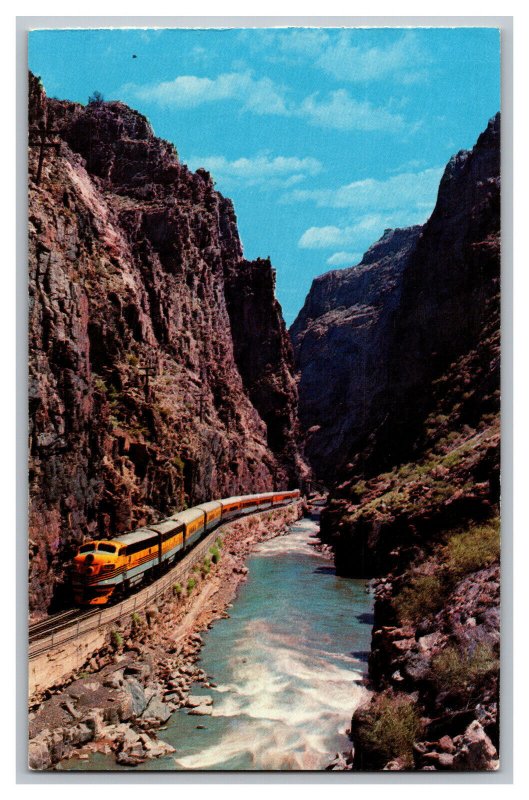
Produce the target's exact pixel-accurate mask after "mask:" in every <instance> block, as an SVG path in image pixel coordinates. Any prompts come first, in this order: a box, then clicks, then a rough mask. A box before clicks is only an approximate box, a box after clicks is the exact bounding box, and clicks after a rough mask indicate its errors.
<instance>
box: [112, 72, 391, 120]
mask: <svg viewBox="0 0 529 800" xmlns="http://www.w3.org/2000/svg"><path fill="white" fill-rule="evenodd" d="M121 94H122V95H123V96H124V97H125V98H127V97H129V98H131V99H133V100H141V101H144V102H147V103H156V104H157V105H159V106H160V107H161V108H186V109H190V108H197V107H198V106H201V105H203V104H204V103H214V102H222V101H227V100H236V101H239V103H240V107H241V108H242V109H243V110H245V111H251V112H253V113H254V114H259V115H263V114H272V115H279V116H285V117H300V118H302V119H305V120H307V121H308V122H309V123H310V124H312V125H318V126H320V127H324V128H333V129H335V130H360V131H376V130H391V131H395V130H401V129H403V128H404V119H403V117H402V116H401V115H400V114H397V113H394V112H393V111H392V110H391V109H389V108H385V107H377V106H375V105H373V104H372V103H370V102H369V101H367V100H357V99H355V98H354V97H351V95H350V94H349V92H348V91H347V90H346V89H336V90H335V91H332V92H330V93H329V95H327V96H321V95H320V94H319V93H315V94H312V95H310V96H308V97H305V98H304V99H302V100H301V101H299V102H295V101H294V100H293V99H292V98H291V97H289V95H288V90H287V89H286V87H284V86H278V85H277V84H276V83H274V81H272V80H271V79H270V78H266V77H265V78H255V77H254V76H253V75H252V73H251V72H250V71H245V72H226V73H222V74H221V75H218V76H217V77H215V78H204V77H198V76H197V75H179V76H177V77H176V78H174V79H173V80H172V81H163V82H162V83H158V84H147V85H138V84H133V83H128V84H126V85H125V86H123V87H122V89H121Z"/></svg>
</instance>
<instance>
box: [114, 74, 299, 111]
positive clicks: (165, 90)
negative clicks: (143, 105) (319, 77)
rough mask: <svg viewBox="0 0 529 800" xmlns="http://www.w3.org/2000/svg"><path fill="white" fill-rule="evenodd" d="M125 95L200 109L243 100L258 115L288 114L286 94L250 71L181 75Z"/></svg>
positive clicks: (132, 88) (127, 89) (127, 90)
mask: <svg viewBox="0 0 529 800" xmlns="http://www.w3.org/2000/svg"><path fill="white" fill-rule="evenodd" d="M123 93H124V94H128V95H129V96H131V97H134V98H135V99H138V100H144V101H147V102H154V103H157V104H158V105H159V106H161V107H162V108H169V107H172V108H196V107H197V106H200V105H202V104H203V103H212V102H216V101H219V100H240V101H242V102H243V104H244V107H245V108H246V109H249V110H251V111H253V112H254V113H257V114H287V113H288V111H287V108H286V105H285V97H284V91H283V90H282V89H281V88H279V87H277V86H276V85H275V84H274V83H273V81H271V80H270V78H258V79H256V78H254V77H253V76H252V75H251V73H250V72H226V73H223V74H221V75H218V76H217V77H216V78H199V77H197V76H196V75H179V76H178V77H176V78H174V80H172V81H163V82H162V83H158V84H152V85H143V86H139V85H136V84H130V83H129V84H127V85H126V86H124V87H123Z"/></svg>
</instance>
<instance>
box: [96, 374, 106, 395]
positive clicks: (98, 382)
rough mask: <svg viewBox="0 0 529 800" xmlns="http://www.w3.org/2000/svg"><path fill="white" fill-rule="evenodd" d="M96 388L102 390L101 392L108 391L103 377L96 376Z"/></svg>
mask: <svg viewBox="0 0 529 800" xmlns="http://www.w3.org/2000/svg"><path fill="white" fill-rule="evenodd" d="M94 389H96V391H98V392H100V393H101V394H106V393H107V385H106V383H105V381H104V380H103V378H94Z"/></svg>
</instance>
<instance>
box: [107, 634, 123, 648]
mask: <svg viewBox="0 0 529 800" xmlns="http://www.w3.org/2000/svg"><path fill="white" fill-rule="evenodd" d="M110 641H111V642H112V646H113V647H115V648H116V650H117V649H118V648H120V647H123V635H122V634H121V633H120V631H116V630H113V631H111V633H110Z"/></svg>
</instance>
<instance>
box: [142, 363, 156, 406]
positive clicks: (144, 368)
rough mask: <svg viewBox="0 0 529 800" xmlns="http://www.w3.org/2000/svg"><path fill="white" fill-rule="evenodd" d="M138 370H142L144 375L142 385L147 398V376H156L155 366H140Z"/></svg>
mask: <svg viewBox="0 0 529 800" xmlns="http://www.w3.org/2000/svg"><path fill="white" fill-rule="evenodd" d="M138 370H142V371H143V372H144V374H145V381H144V383H143V387H144V391H145V397H146V398H147V397H148V396H149V375H156V366H155V365H154V364H152V363H151V364H140V366H139V367H138Z"/></svg>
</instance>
